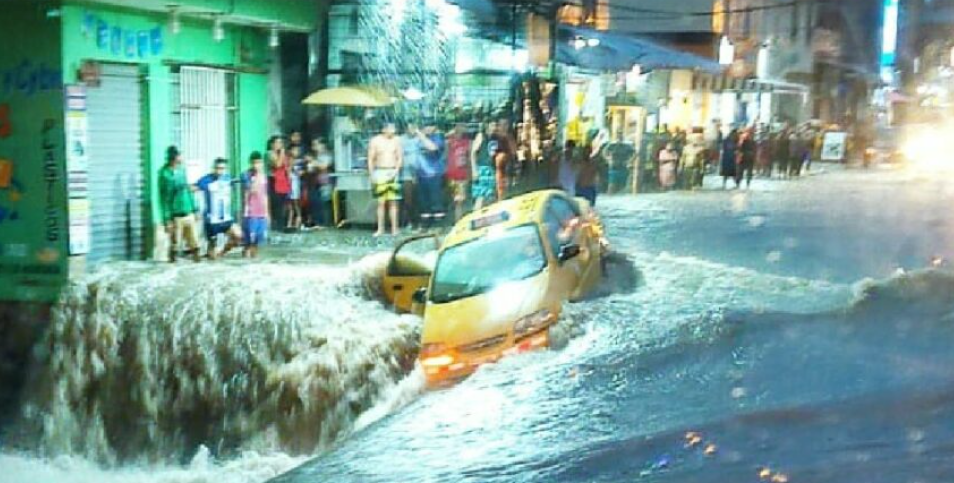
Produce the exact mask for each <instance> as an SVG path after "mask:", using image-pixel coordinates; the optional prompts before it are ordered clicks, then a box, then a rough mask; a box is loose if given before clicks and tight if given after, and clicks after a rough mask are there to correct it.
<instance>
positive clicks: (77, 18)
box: [0, 0, 317, 301]
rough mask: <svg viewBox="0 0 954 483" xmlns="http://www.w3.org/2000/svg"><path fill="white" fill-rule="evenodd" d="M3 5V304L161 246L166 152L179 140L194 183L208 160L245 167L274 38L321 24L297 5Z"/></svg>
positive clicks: (258, 139)
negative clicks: (160, 181) (161, 190)
mask: <svg viewBox="0 0 954 483" xmlns="http://www.w3.org/2000/svg"><path fill="white" fill-rule="evenodd" d="M126 5H135V7H127V6H126ZM2 8H3V15H0V27H2V29H3V31H4V32H6V36H7V37H8V39H7V40H6V44H7V45H6V47H5V48H4V49H0V300H12V301H49V300H53V299H54V298H55V297H56V296H57V294H58V292H59V289H60V287H61V286H62V285H63V283H65V281H66V280H67V279H68V277H69V276H71V275H76V274H80V273H83V272H85V271H86V270H87V269H88V267H89V266H90V265H95V264H98V263H101V262H103V261H108V260H140V259H145V258H152V257H153V254H154V253H162V252H164V250H163V249H162V248H163V245H164V244H165V243H167V242H166V241H165V237H164V234H163V232H162V230H161V227H160V221H161V220H160V213H159V209H158V207H159V205H158V200H157V192H158V190H157V186H156V179H157V174H158V171H159V169H160V168H161V167H162V165H163V164H164V162H165V151H166V148H167V147H168V146H170V145H177V146H179V148H180V150H181V151H182V154H183V160H184V162H185V165H186V169H187V173H188V176H189V178H190V180H191V181H195V180H196V179H197V178H198V177H199V176H201V174H203V173H205V172H208V170H209V168H210V166H211V163H212V161H213V160H214V159H215V158H219V157H221V158H225V159H227V160H229V161H230V163H231V170H232V172H233V174H238V173H239V172H240V171H241V170H242V169H244V168H245V167H246V165H247V160H248V157H249V155H250V154H251V152H252V151H255V150H259V151H262V150H264V148H265V142H266V140H267V137H268V135H269V134H270V132H273V131H275V130H277V127H275V123H274V120H272V121H270V118H269V112H270V111H269V109H270V104H274V103H275V102H276V101H275V99H274V97H275V96H274V95H272V93H273V92H276V91H279V92H280V90H281V89H280V87H276V85H275V84H276V83H279V82H280V77H276V76H275V75H274V74H275V73H274V70H275V66H276V64H277V62H276V60H275V57H276V55H275V52H276V49H275V47H277V45H276V44H277V43H278V37H277V36H278V34H279V33H280V32H289V31H292V32H308V31H310V30H312V29H314V25H313V23H314V19H316V18H317V13H316V12H315V9H316V7H315V3H312V2H298V1H295V0H281V1H275V0H273V1H270V2H260V1H254V0H191V1H180V2H177V5H176V6H169V5H167V4H166V3H165V2H160V1H151V0H143V1H137V2H135V3H132V2H120V1H110V0H101V1H88V2H80V1H76V2H36V1H20V0H13V1H12V2H7V3H5V5H4V6H3V7H2ZM276 78H277V79H278V80H277V81H276ZM236 198H237V197H236ZM158 258H161V257H158Z"/></svg>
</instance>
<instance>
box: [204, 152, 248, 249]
mask: <svg viewBox="0 0 954 483" xmlns="http://www.w3.org/2000/svg"><path fill="white" fill-rule="evenodd" d="M232 184H233V183H232V177H231V176H229V172H228V162H227V161H226V160H224V159H222V158H218V159H216V160H215V163H213V167H212V172H211V173H209V174H207V175H205V176H203V177H201V178H199V181H198V182H197V183H196V186H197V187H198V188H199V191H201V192H202V194H203V195H204V201H205V210H204V212H203V218H204V222H205V236H206V238H207V239H208V242H209V243H208V247H207V248H206V255H207V256H208V257H209V259H212V260H214V259H215V258H217V257H218V256H222V255H225V254H226V253H228V252H229V251H231V250H232V249H233V248H235V247H237V246H239V245H240V244H241V242H242V230H240V229H239V227H238V225H236V224H235V220H234V218H233V217H232ZM219 235H225V236H226V237H227V238H228V239H227V241H226V242H225V247H224V248H223V249H222V252H221V253H216V248H217V247H218V239H219Z"/></svg>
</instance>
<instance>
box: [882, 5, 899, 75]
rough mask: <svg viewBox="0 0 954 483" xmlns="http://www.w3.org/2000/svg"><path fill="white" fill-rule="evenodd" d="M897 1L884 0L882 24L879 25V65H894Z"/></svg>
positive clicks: (896, 38)
mask: <svg viewBox="0 0 954 483" xmlns="http://www.w3.org/2000/svg"><path fill="white" fill-rule="evenodd" d="M898 1H899V0H884V25H882V27H881V65H882V66H885V65H894V60H895V54H896V53H897V47H898Z"/></svg>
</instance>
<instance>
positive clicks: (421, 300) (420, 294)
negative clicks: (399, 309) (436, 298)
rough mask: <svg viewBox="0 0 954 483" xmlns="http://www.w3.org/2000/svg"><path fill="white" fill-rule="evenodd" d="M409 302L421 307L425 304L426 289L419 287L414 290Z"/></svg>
mask: <svg viewBox="0 0 954 483" xmlns="http://www.w3.org/2000/svg"><path fill="white" fill-rule="evenodd" d="M411 302H413V303H415V304H422V305H423V304H425V303H427V289H426V288H424V287H421V288H419V289H417V290H415V291H414V294H412V295H411Z"/></svg>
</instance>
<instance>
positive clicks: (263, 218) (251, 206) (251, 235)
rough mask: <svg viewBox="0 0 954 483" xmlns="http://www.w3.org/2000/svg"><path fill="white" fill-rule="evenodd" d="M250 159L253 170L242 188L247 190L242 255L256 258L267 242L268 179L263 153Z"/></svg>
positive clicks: (245, 178)
mask: <svg viewBox="0 0 954 483" xmlns="http://www.w3.org/2000/svg"><path fill="white" fill-rule="evenodd" d="M250 158H251V159H250V161H251V164H252V168H251V169H249V170H248V171H247V172H245V173H244V174H243V175H242V187H243V188H244V189H245V216H244V219H243V225H244V226H243V228H244V229H243V231H244V233H245V240H244V241H245V249H244V250H243V251H242V255H244V256H245V257H247V258H255V257H256V256H258V246H259V245H260V244H261V243H262V242H264V241H265V237H266V236H267V233H268V178H267V175H266V174H265V161H264V160H263V159H262V153H259V152H258V151H255V152H254V153H252V156H251V157H250Z"/></svg>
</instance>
